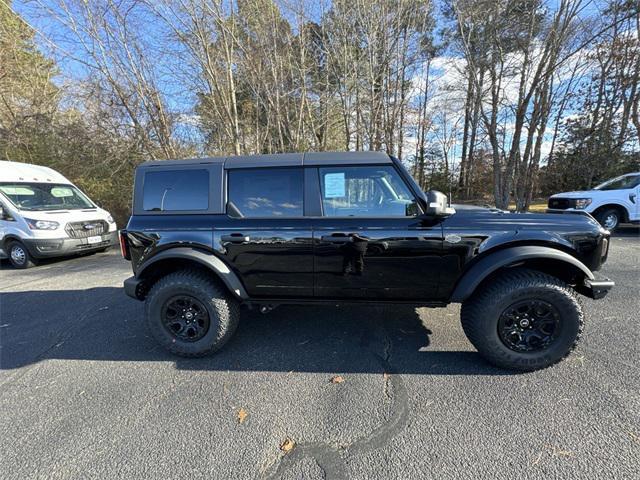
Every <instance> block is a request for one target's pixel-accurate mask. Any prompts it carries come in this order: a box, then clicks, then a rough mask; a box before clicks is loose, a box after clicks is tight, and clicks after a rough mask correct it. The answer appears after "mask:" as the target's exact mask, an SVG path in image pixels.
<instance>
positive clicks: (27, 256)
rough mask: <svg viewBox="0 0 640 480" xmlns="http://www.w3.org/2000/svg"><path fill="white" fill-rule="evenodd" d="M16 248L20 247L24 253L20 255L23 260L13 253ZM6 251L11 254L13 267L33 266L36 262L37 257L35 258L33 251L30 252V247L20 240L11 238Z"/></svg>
mask: <svg viewBox="0 0 640 480" xmlns="http://www.w3.org/2000/svg"><path fill="white" fill-rule="evenodd" d="M15 249H18V250H19V251H20V252H21V253H22V254H21V255H20V258H22V259H23V260H22V261H17V260H16V258H15V255H14V254H13V253H12V252H13V251H14V250H15ZM5 252H6V254H7V255H8V256H9V262H10V263H11V265H13V268H19V269H25V268H31V267H33V266H34V265H35V264H36V261H35V259H34V258H33V256H32V255H31V253H29V249H28V248H27V247H25V246H24V244H23V243H22V242H19V241H18V240H10V241H9V242H7V244H6V250H5Z"/></svg>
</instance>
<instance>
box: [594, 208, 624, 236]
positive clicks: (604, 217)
mask: <svg viewBox="0 0 640 480" xmlns="http://www.w3.org/2000/svg"><path fill="white" fill-rule="evenodd" d="M596 220H598V223H600V225H602V226H603V227H604V228H606V229H607V230H609V231H610V232H614V231H615V229H616V228H618V225H620V211H619V210H618V209H617V208H607V209H605V210H602V211H601V212H599V213H598V214H597V215H596Z"/></svg>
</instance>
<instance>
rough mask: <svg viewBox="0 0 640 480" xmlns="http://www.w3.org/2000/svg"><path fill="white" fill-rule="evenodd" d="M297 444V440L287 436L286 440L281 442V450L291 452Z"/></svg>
mask: <svg viewBox="0 0 640 480" xmlns="http://www.w3.org/2000/svg"><path fill="white" fill-rule="evenodd" d="M295 446H296V442H294V441H293V440H291V439H290V438H288V437H287V438H286V439H285V440H284V442H282V443H281V444H280V450H282V451H283V452H284V453H289V452H290V451H291V450H293V449H294V447H295Z"/></svg>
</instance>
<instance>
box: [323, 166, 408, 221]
mask: <svg viewBox="0 0 640 480" xmlns="http://www.w3.org/2000/svg"><path fill="white" fill-rule="evenodd" d="M320 187H321V190H322V207H323V210H324V215H325V216H327V217H405V216H414V215H417V214H418V213H419V209H418V206H417V203H416V202H415V198H414V197H413V195H412V194H411V191H410V190H409V188H408V187H407V185H406V184H405V183H404V181H403V180H402V178H401V177H400V175H399V174H398V172H397V171H396V170H395V169H394V168H393V167H391V166H368V167H342V168H340V167H332V168H321V169H320Z"/></svg>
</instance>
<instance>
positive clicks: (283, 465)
mask: <svg viewBox="0 0 640 480" xmlns="http://www.w3.org/2000/svg"><path fill="white" fill-rule="evenodd" d="M392 348H393V342H392V340H391V336H390V335H389V332H388V331H387V330H386V329H384V335H383V351H382V355H380V354H377V353H373V352H372V354H373V355H374V357H375V358H376V359H377V361H378V363H379V364H380V367H381V369H382V372H383V377H384V386H383V393H384V395H385V397H386V398H387V399H388V400H389V401H391V402H392V405H391V414H390V416H389V419H388V420H387V421H386V422H384V423H383V424H381V425H380V426H378V427H377V428H375V429H374V430H373V431H372V432H370V433H369V434H368V435H366V436H364V437H362V438H360V439H358V440H355V441H354V442H352V443H351V444H349V445H345V446H339V447H338V448H336V447H334V446H332V445H331V444H329V443H326V442H317V443H302V444H299V445H296V448H295V449H294V450H293V451H292V452H290V453H289V454H287V455H284V456H283V457H281V460H280V462H279V463H275V464H273V465H272V467H271V468H272V472H271V474H267V475H266V478H268V479H276V478H282V476H283V474H284V473H285V472H286V471H287V470H288V469H289V468H291V467H292V466H293V465H295V464H296V463H297V462H298V461H300V460H302V459H304V458H307V457H309V458H312V459H313V460H315V462H316V463H317V464H318V466H319V467H320V468H321V469H322V470H323V472H324V473H325V478H326V479H327V480H332V479H340V480H341V479H345V478H348V475H347V464H346V458H348V457H349V456H352V455H359V454H362V453H365V452H368V451H371V450H376V449H379V448H382V447H385V446H386V445H388V444H389V443H390V442H391V440H392V439H393V437H395V436H396V435H398V434H399V433H400V432H402V431H403V430H404V429H405V428H406V426H407V425H408V424H409V396H408V394H407V389H406V387H405V384H404V381H403V380H402V377H401V376H400V375H399V374H398V371H397V370H396V369H395V368H393V366H392V365H391V357H392Z"/></svg>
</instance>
